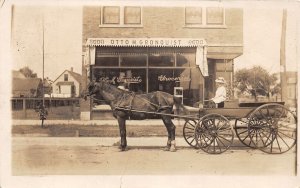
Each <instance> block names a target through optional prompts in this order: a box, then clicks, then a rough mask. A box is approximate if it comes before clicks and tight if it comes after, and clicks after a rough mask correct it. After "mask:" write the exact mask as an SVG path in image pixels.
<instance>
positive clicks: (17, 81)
mask: <svg viewBox="0 0 300 188" xmlns="http://www.w3.org/2000/svg"><path fill="white" fill-rule="evenodd" d="M12 76H13V79H12V97H39V96H41V94H42V93H41V91H42V80H41V79H40V78H26V77H25V76H24V75H23V74H22V73H21V72H19V71H13V72H12Z"/></svg>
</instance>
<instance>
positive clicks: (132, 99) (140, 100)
mask: <svg viewBox="0 0 300 188" xmlns="http://www.w3.org/2000/svg"><path fill="white" fill-rule="evenodd" d="M96 94H100V95H101V96H102V97H103V98H104V100H105V101H106V102H108V103H109V105H110V107H111V109H112V110H113V115H114V117H115V118H116V119H117V120H118V124H119V130H120V137H121V142H120V148H121V150H122V151H124V150H125V149H126V147H127V140H126V120H127V119H135V120H141V119H147V118H150V117H151V116H153V114H154V113H151V114H149V113H141V112H136V111H147V112H159V113H163V114H171V113H172V110H173V105H175V107H176V109H178V111H179V109H182V110H181V111H183V112H184V114H188V112H187V110H186V109H185V108H184V106H183V105H182V104H181V101H180V100H179V98H176V97H174V96H173V95H171V94H168V93H165V92H161V91H155V92H151V93H147V94H135V93H134V92H128V91H124V90H122V89H119V88H117V87H115V86H113V85H110V84H108V83H106V82H104V81H99V82H95V81H93V82H90V83H89V85H88V92H87V94H86V95H87V96H95V97H96V96H97V95H96ZM98 96H99V95H98ZM94 99H96V100H97V98H94ZM131 109H132V110H134V111H131ZM160 117H161V119H162V121H163V123H164V124H165V126H166V128H167V132H168V141H167V147H166V150H168V151H176V148H175V129H176V127H175V125H174V124H173V122H172V120H171V117H170V116H168V115H160Z"/></svg>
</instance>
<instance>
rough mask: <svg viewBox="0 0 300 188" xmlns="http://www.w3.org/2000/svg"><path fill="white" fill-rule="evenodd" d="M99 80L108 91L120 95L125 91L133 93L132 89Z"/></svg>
mask: <svg viewBox="0 0 300 188" xmlns="http://www.w3.org/2000/svg"><path fill="white" fill-rule="evenodd" d="M99 82H100V83H102V85H103V89H105V90H107V91H108V92H111V93H116V94H118V95H120V94H124V93H132V92H130V91H126V90H123V89H120V88H118V87H116V86H114V85H112V84H109V83H107V82H104V81H99Z"/></svg>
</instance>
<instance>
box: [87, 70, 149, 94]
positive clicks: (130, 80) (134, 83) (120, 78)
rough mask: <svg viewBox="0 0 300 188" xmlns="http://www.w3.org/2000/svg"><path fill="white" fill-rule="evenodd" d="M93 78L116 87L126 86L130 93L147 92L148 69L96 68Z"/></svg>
mask: <svg viewBox="0 0 300 188" xmlns="http://www.w3.org/2000/svg"><path fill="white" fill-rule="evenodd" d="M92 71H93V73H92V77H93V79H95V80H102V81H105V82H107V83H110V84H112V85H115V86H119V85H125V88H126V89H128V90H129V91H134V92H137V93H145V92H146V69H123V68H121V69H115V68H108V69H103V68H94V69H93V70H92Z"/></svg>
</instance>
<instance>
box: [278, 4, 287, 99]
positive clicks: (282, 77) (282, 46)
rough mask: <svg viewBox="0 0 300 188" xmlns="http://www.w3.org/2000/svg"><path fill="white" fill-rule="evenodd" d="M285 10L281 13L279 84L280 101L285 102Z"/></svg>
mask: <svg viewBox="0 0 300 188" xmlns="http://www.w3.org/2000/svg"><path fill="white" fill-rule="evenodd" d="M286 17H287V13H286V9H283V13H282V28H281V40H280V84H281V101H286V100H287V85H286V83H287V82H286V58H285V38H286Z"/></svg>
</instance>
